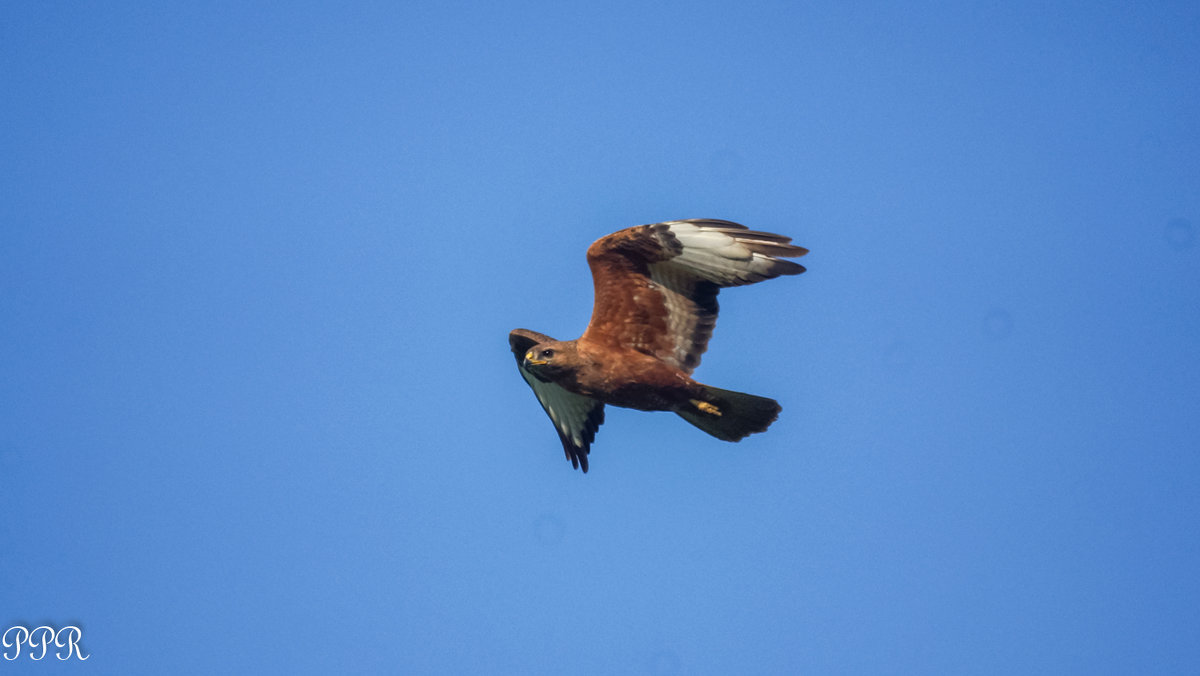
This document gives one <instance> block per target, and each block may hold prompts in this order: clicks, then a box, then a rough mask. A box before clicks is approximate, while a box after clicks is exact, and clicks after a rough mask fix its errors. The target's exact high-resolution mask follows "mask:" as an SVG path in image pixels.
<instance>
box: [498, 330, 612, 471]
mask: <svg viewBox="0 0 1200 676" xmlns="http://www.w3.org/2000/svg"><path fill="white" fill-rule="evenodd" d="M553 340H554V339H553V338H551V337H550V336H546V335H543V334H540V333H538V332H536V331H530V330H528V329H516V330H515V331H513V332H511V333H509V334H508V344H509V346H510V347H512V351H513V355H514V356H515V357H516V358H517V370H518V371H520V372H521V377H522V378H524V379H525V382H527V383H529V387H530V388H532V389H533V393H534V395H536V396H537V399H538V402H539V403H541V405H542V408H544V409H545V410H546V415H548V416H550V421H551V422H553V423H554V429H555V430H557V431H558V438H559V439H560V440H561V441H562V445H563V451H564V452H565V453H566V454H567V459H568V460H570V461H571V465H572V466H573V467H575V468H576V469H580V468H582V469H583V471H584V472H587V471H588V450H589V449H590V447H591V445H592V441H593V440H594V439H595V438H596V430H598V429H600V425H602V424H604V404H602V403H600V402H599V401H596V400H595V399H592V398H590V397H585V396H583V395H582V394H575V393H574V392H568V391H567V390H565V389H563V388H562V387H561V386H559V385H556V384H555V383H552V382H548V381H544V380H539V379H538V378H537V376H535V375H534V374H532V373H530V372H529V371H527V370H525V367H524V366H523V365H522V364H523V362H524V357H525V353H526V352H527V351H529V348H531V347H533V346H534V345H537V344H539V343H546V342H550V341H553Z"/></svg>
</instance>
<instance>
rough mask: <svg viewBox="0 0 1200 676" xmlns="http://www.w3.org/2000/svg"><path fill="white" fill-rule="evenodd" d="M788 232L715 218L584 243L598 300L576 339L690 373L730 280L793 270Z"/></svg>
mask: <svg viewBox="0 0 1200 676" xmlns="http://www.w3.org/2000/svg"><path fill="white" fill-rule="evenodd" d="M789 242H791V238H790V237H784V236H783V235H775V234H772V233H769V232H758V231H755V230H749V229H747V228H746V226H744V225H739V224H737V223H731V222H730V221H719V220H713V219H694V220H686V221H666V222H664V223H655V224H653V225H639V226H636V227H632V228H626V229H624V230H621V231H619V232H615V233H613V234H611V235H609V236H607V237H602V238H601V239H598V240H596V242H594V243H593V244H592V246H590V247H589V248H588V265H589V266H590V267H591V269H592V281H593V283H594V284H595V293H596V300H595V304H594V305H593V307H592V320H591V322H590V323H589V324H588V328H587V331H586V332H584V334H583V336H582V337H580V339H579V340H580V342H581V343H582V342H589V341H590V342H594V343H600V344H604V345H609V346H613V347H621V348H633V349H635V350H638V351H640V352H644V353H646V354H649V355H651V356H654V357H657V358H658V359H661V360H662V361H664V362H667V363H668V364H671V365H673V366H675V367H676V368H679V369H681V370H682V371H684V372H685V373H691V372H692V369H694V368H696V366H697V365H698V364H699V363H700V355H701V354H703V353H704V351H705V350H706V349H708V339H709V338H710V337H711V336H712V332H713V327H715V326H716V324H717V293H718V291H719V290H720V289H722V288H724V287H727V286H741V285H743V284H754V283H755V282H761V281H763V280H766V279H772V278H774V277H778V276H780V275H797V274H800V273H801V272H804V266H802V265H800V264H799V263H795V262H793V261H789V260H784V259H786V258H796V257H799V256H803V255H804V254H806V253H808V249H805V248H804V247H799V246H795V245H793V244H790V243H789Z"/></svg>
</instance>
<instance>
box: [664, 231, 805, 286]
mask: <svg viewBox="0 0 1200 676" xmlns="http://www.w3.org/2000/svg"><path fill="white" fill-rule="evenodd" d="M662 225H664V226H666V227H667V230H669V231H670V233H671V235H673V236H674V237H675V240H676V241H678V242H679V244H680V245H681V247H682V250H681V251H679V252H678V253H677V254H676V256H675V257H674V258H672V259H670V260H668V261H664V262H663V263H659V264H657V265H665V266H676V267H680V268H683V269H685V270H689V271H692V272H693V273H694V274H695V275H696V276H697V277H698V278H700V279H706V280H708V281H710V282H714V283H716V284H717V285H718V286H741V285H742V284H753V283H755V282H761V281H763V280H765V279H771V278H772V277H778V276H779V275H788V274H796V273H799V272H803V271H804V268H803V267H802V266H801V265H800V264H799V263H793V262H792V261H788V260H783V259H781V258H777V256H784V257H788V258H791V257H795V256H803V255H804V254H806V253H808V251H807V250H806V249H804V248H802V247H798V246H794V245H792V244H789V243H788V242H790V241H791V240H790V239H789V238H787V237H782V236H780V235H772V234H769V233H763V232H756V231H753V230H746V229H745V228H744V227H741V226H737V227H734V226H735V224H733V223H728V222H726V221H667V222H666V223H663V224H662Z"/></svg>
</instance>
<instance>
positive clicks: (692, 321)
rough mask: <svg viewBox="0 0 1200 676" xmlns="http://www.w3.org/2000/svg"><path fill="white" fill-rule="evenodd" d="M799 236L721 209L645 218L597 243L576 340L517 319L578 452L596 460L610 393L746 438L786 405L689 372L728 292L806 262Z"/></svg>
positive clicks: (538, 382)
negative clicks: (711, 215) (718, 213)
mask: <svg viewBox="0 0 1200 676" xmlns="http://www.w3.org/2000/svg"><path fill="white" fill-rule="evenodd" d="M790 242H791V238H789V237H784V236H782V235H775V234H771V233H769V232H757V231H754V230H749V229H747V228H746V226H744V225H739V224H737V223H732V222H730V221H720V220H715V219H692V220H683V221H666V222H664V223H654V224H652V225H639V226H635V227H632V228H626V229H624V230H621V231H619V232H615V233H613V234H611V235H608V236H607V237H602V238H600V239H598V240H596V241H595V242H594V243H592V245H591V246H590V247H588V251H587V259H588V266H589V267H590V268H591V269H592V281H593V282H594V284H595V301H594V304H593V306H592V319H591V322H590V323H589V324H588V326H587V330H586V331H584V332H583V335H582V336H580V337H579V338H578V339H576V340H567V341H558V340H554V339H553V338H551V337H549V336H546V335H543V334H541V333H537V332H535V331H529V330H528V329H516V330H514V331H512V332H511V333H509V334H508V342H509V345H510V347H511V348H512V352H513V355H514V356H515V357H516V359H517V367H518V369H519V370H520V372H521V376H522V377H523V378H524V379H525V382H527V383H529V386H530V387H531V388H533V393H534V394H535V395H537V398H538V401H539V402H541V404H542V408H544V409H546V413H547V414H548V415H549V416H550V420H551V421H552V422H553V423H554V427H555V429H557V430H558V436H559V438H560V439H561V440H562V446H563V450H564V451H565V452H566V455H567V459H569V460H570V461H571V464H572V465H573V466H574V467H575V468H576V469H579V468H582V469H583V471H584V472H587V471H588V450H589V448H590V446H591V443H592V441H593V440H594V439H595V436H596V430H597V429H598V428H599V427H600V425H601V424H602V423H603V422H604V405H605V404H611V405H613V406H624V407H627V408H635V409H639V410H642V411H673V412H675V413H677V414H679V416H680V417H682V418H683V419H684V420H686V421H688V422H689V423H691V424H693V425H695V426H696V427H699V428H700V429H702V430H704V431H705V432H707V433H709V434H711V435H712V436H714V437H717V438H718V439H724V440H725V441H739V440H741V439H742V438H744V437H745V436H747V435H749V434H754V433H756V432H762V431H764V430H766V429H767V427H768V426H770V424H771V423H772V422H774V421H775V418H776V417H777V416H778V415H779V410H780V408H779V404H778V403H776V402H775V401H774V400H773V399H767V398H766V397H757V396H754V395H752V394H743V393H741V392H731V391H729V390H721V389H717V388H715V387H711V386H708V385H703V384H701V383H698V382H696V381H695V380H692V378H691V377H690V374H691V372H692V370H693V369H695V368H696V366H697V365H698V364H699V363H700V355H701V354H703V353H704V351H705V350H706V349H707V348H708V339H709V337H710V336H712V332H713V327H714V326H716V323H717V293H718V291H720V289H722V288H724V287H728V286H741V285H744V284H754V283H755V282H761V281H763V280H767V279H772V278H775V277H778V276H780V275H796V274H800V273H801V272H804V266H802V265H800V264H799V263H796V262H794V261H789V260H785V259H787V258H796V257H799V256H803V255H804V254H806V253H808V250H807V249H805V248H803V247H799V246H795V245H793V244H790Z"/></svg>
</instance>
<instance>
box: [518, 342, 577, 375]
mask: <svg viewBox="0 0 1200 676" xmlns="http://www.w3.org/2000/svg"><path fill="white" fill-rule="evenodd" d="M574 348H575V346H574V345H573V344H572V343H563V342H558V341H555V342H551V343H539V344H537V345H534V346H533V347H531V348H529V350H528V351H526V352H525V358H524V360H523V361H522V363H521V366H522V367H524V368H525V370H527V371H529V372H530V373H533V374H534V375H537V376H538V377H540V378H543V379H546V380H552V379H554V378H556V377H557V376H559V375H561V374H563V373H566V372H568V371H571V370H572V369H573V368H574V362H573V360H572V357H573V356H574V354H575V349H574Z"/></svg>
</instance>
